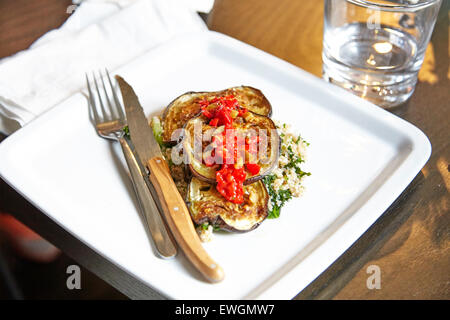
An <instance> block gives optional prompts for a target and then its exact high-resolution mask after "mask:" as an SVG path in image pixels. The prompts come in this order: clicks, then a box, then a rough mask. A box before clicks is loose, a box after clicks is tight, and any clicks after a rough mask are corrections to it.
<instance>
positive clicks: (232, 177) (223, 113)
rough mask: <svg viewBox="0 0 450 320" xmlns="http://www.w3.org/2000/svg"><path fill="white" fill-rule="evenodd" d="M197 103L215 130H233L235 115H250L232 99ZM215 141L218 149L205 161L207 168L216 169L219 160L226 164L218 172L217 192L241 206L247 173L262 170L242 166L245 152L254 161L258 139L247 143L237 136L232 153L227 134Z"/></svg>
mask: <svg viewBox="0 0 450 320" xmlns="http://www.w3.org/2000/svg"><path fill="white" fill-rule="evenodd" d="M198 103H199V104H200V107H201V112H202V114H203V115H204V116H205V117H206V118H208V119H210V120H209V125H210V126H212V127H217V126H225V128H226V129H231V128H232V124H233V118H234V117H236V115H237V116H242V115H244V114H245V113H247V109H245V108H242V107H241V106H239V103H238V101H237V100H236V98H235V97H234V96H233V95H228V96H224V97H216V98H214V99H211V100H201V101H199V102H198ZM232 112H233V116H232ZM212 141H213V143H215V144H216V148H215V150H213V152H211V155H210V156H208V157H206V159H205V161H204V162H205V165H206V166H208V167H210V166H213V165H214V162H215V160H220V161H221V163H223V164H222V165H221V168H220V170H218V171H217V172H216V181H217V186H216V188H217V190H218V191H219V192H220V194H221V195H222V196H223V197H224V198H225V199H227V200H228V201H231V202H233V203H242V202H243V201H244V189H243V188H244V181H245V178H246V176H247V173H246V171H245V170H247V171H248V172H249V173H250V174H251V175H256V174H258V173H259V172H260V170H261V167H260V166H259V165H258V164H254V163H246V164H245V167H244V166H243V164H244V163H245V159H244V157H245V151H247V153H249V154H251V155H253V156H254V159H255V157H256V152H257V145H258V143H259V137H249V138H246V139H245V141H244V140H243V139H242V137H238V136H234V141H233V143H231V148H232V149H231V150H228V149H227V147H228V148H229V147H230V146H228V145H227V142H226V130H224V131H223V132H222V134H221V135H219V136H214V137H213V140H212ZM239 147H242V149H243V150H239ZM230 163H233V164H230Z"/></svg>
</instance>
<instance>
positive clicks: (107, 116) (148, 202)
mask: <svg viewBox="0 0 450 320" xmlns="http://www.w3.org/2000/svg"><path fill="white" fill-rule="evenodd" d="M105 72H106V75H105V76H106V78H107V79H108V83H109V87H110V91H111V92H112V94H108V90H107V89H106V85H105V81H104V79H103V78H104V77H103V76H102V73H101V71H99V72H98V80H97V79H96V76H95V74H94V72H92V82H93V83H94V85H93V86H92V87H91V84H90V82H89V77H88V74H87V73H86V84H87V88H88V92H89V105H90V107H91V110H92V115H93V117H94V122H95V128H96V130H97V133H98V135H100V136H101V137H103V138H106V139H109V140H113V141H119V142H120V146H121V147H122V151H123V154H124V156H125V160H126V162H127V165H128V168H129V170H130V175H131V180H132V181H133V186H134V190H135V192H136V195H137V198H138V200H139V204H140V208H141V211H142V213H143V215H144V217H145V220H146V222H147V226H148V229H149V230H150V234H151V237H152V239H153V242H154V244H155V247H156V249H157V252H158V254H159V255H160V256H161V257H162V258H171V257H174V256H175V255H176V253H177V249H176V246H175V243H174V240H173V238H172V237H171V235H169V232H168V230H167V229H166V226H165V224H164V221H163V220H162V216H161V214H160V212H159V210H158V207H157V205H156V203H155V200H154V199H153V197H152V194H151V193H150V190H149V188H148V186H147V183H146V181H145V179H144V175H143V171H142V165H140V163H139V162H138V160H137V159H136V157H135V155H134V153H133V151H132V150H131V148H130V145H129V144H128V141H127V139H126V138H125V132H124V130H123V129H124V127H125V126H126V124H127V123H126V118H125V114H124V112H123V109H122V105H121V103H120V102H119V99H118V97H117V94H116V91H115V90H114V87H113V84H112V82H111V77H110V76H109V72H108V70H106V69H105ZM99 83H101V87H102V88H103V90H102V91H103V96H104V97H102V94H101V92H100V91H101V89H100V86H99ZM111 95H112V98H111ZM105 100H106V103H105ZM96 101H98V103H97V102H96Z"/></svg>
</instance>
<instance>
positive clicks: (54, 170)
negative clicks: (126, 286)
mask: <svg viewBox="0 0 450 320" xmlns="http://www.w3.org/2000/svg"><path fill="white" fill-rule="evenodd" d="M83 71H84V70H83ZM114 73H117V74H120V75H122V76H123V77H124V78H125V79H126V80H127V82H129V83H130V84H131V85H132V86H133V87H134V89H135V91H136V93H137V94H138V96H139V98H140V101H141V103H142V105H143V107H144V109H145V111H146V113H147V114H149V115H150V114H157V113H159V112H161V110H162V109H163V107H164V106H166V105H167V104H168V103H169V102H170V101H171V100H172V99H173V98H175V97H177V96H178V95H180V94H182V93H184V92H186V91H215V90H220V89H224V88H228V87H232V86H237V85H241V84H244V85H250V86H253V87H256V88H259V89H261V90H262V91H263V93H264V94H265V95H266V96H267V98H268V99H269V101H270V102H271V104H272V106H273V116H272V118H273V119H277V120H280V121H283V122H286V123H289V124H291V125H292V128H293V129H294V130H295V131H298V132H299V133H301V135H302V137H304V138H305V139H306V140H307V141H308V142H310V144H311V145H310V147H309V151H308V157H307V163H306V166H305V169H306V170H309V171H311V172H312V175H311V176H310V177H308V178H306V192H305V194H304V196H303V197H301V198H299V199H294V200H293V201H291V202H290V203H289V204H288V205H287V206H286V207H284V208H283V209H282V212H281V217H280V218H279V219H275V220H266V221H265V222H264V223H263V224H262V225H261V226H260V227H259V228H257V229H256V230H254V231H252V232H249V233H246V234H217V235H215V239H214V240H213V241H212V242H211V243H208V244H205V247H206V249H207V251H208V252H209V253H210V254H211V256H212V257H213V259H215V260H216V261H217V262H218V263H219V264H221V265H222V267H223V268H224V270H225V273H226V278H225V280H224V281H223V282H221V283H218V284H210V283H206V282H204V281H203V280H202V279H201V277H200V276H199V275H198V274H197V273H196V272H195V271H194V270H193V269H192V268H191V267H190V265H189V263H188V262H187V260H186V259H185V258H184V257H183V255H179V256H178V257H177V258H176V259H172V260H162V259H159V258H157V257H156V256H155V255H154V254H153V252H152V248H151V245H150V244H149V241H148V239H147V236H146V232H145V226H144V225H143V223H142V221H141V219H140V218H139V214H138V211H137V209H136V208H137V206H136V200H135V197H134V194H133V189H132V185H131V182H130V180H129V178H128V176H127V171H126V170H127V169H126V166H125V164H124V161H123V160H122V159H123V157H122V155H121V152H120V147H119V146H118V145H117V144H112V143H111V142H108V141H106V140H105V139H101V138H99V137H98V136H97V134H96V132H95V130H94V127H93V125H92V123H91V122H90V120H89V115H88V104H87V100H86V98H85V96H84V95H83V94H81V93H79V94H76V95H74V96H72V97H70V98H69V99H67V100H66V101H64V102H62V103H61V104H60V105H58V106H56V107H55V108H53V109H52V110H50V111H49V112H47V113H45V114H43V115H42V116H40V117H39V118H38V119H36V120H35V121H33V122H32V123H30V124H29V125H27V126H26V127H24V128H22V129H21V130H19V131H17V132H16V133H14V134H13V135H11V136H10V137H9V138H7V139H6V140H5V141H4V142H3V143H1V144H0V174H1V176H2V178H3V179H5V180H6V181H7V182H8V183H9V184H11V185H12V186H13V187H14V188H15V189H16V190H18V191H19V192H20V193H21V194H22V195H24V196H25V197H26V198H27V199H28V200H29V201H31V202H32V203H33V204H34V205H36V206H37V207H38V208H40V209H41V210H42V211H43V212H44V213H45V214H46V215H48V216H49V217H50V218H51V219H53V220H54V221H55V222H57V223H58V224H59V225H61V226H62V227H64V228H65V229H66V230H67V231H69V232H70V233H72V234H73V235H75V236H76V237H77V238H78V239H80V240H81V241H82V242H84V243H86V244H87V245H89V246H90V247H91V248H92V249H94V250H95V251H96V252H98V253H100V254H101V255H103V256H104V257H105V258H106V259H109V260H110V261H111V262H113V263H114V264H116V265H118V266H119V267H120V268H122V269H123V270H125V271H126V272H128V273H130V274H132V275H133V276H134V277H136V278H137V279H139V280H141V281H142V282H143V283H145V284H146V285H148V286H150V287H151V288H153V289H154V290H156V291H157V292H159V293H160V294H162V295H164V296H166V297H169V298H178V299H241V298H269V299H289V298H292V297H294V296H295V295H296V294H297V293H298V292H299V291H301V290H302V289H303V288H304V287H305V286H307V285H308V284H309V283H310V282H311V281H312V280H313V279H314V278H316V277H317V276H318V275H319V274H320V273H321V272H323V271H324V270H325V269H326V268H327V267H328V266H329V265H330V264H331V263H332V262H333V261H334V260H336V259H337V258H338V257H339V256H340V255H341V254H342V253H343V252H344V251H345V250H346V249H347V248H348V247H349V246H350V245H351V244H352V243H353V242H354V241H356V240H357V239H358V237H360V236H361V235H362V234H363V233H364V231H365V230H367V228H368V227H369V226H370V225H371V224H373V223H374V222H375V221H376V219H377V218H378V217H379V216H380V215H381V214H382V213H383V212H384V211H385V210H386V209H387V208H388V206H389V205H390V204H391V203H392V202H393V201H394V200H395V199H396V198H397V197H398V196H399V194H400V193H401V192H402V191H403V190H404V189H405V188H406V187H407V186H408V184H409V183H410V182H411V180H412V179H413V178H414V177H415V176H416V174H417V173H418V172H419V170H420V169H421V168H422V167H423V166H424V164H425V163H426V161H427V160H428V158H429V156H430V153H431V145H430V143H429V141H428V139H427V138H426V136H425V135H424V134H423V133H422V132H421V131H420V130H419V129H417V128H416V127H414V126H413V125H411V124H409V123H408V122H406V121H404V120H402V119H400V118H398V117H396V116H394V115H392V114H391V113H389V112H386V111H384V110H382V109H380V108H378V107H376V106H374V105H372V104H370V103H369V102H366V101H364V100H362V99H360V98H357V97H356V96H353V95H351V94H350V93H348V92H346V91H344V90H342V89H340V88H337V87H335V86H332V85H330V84H328V83H326V82H324V81H323V80H321V79H319V78H316V77H314V76H312V75H310V74H308V73H306V72H304V71H302V70H300V69H298V68H297V67H295V66H292V65H290V64H288V63H286V62H284V61H282V60H280V59H278V58H276V57H273V56H271V55H269V54H267V53H264V52H262V51H260V50H258V49H255V48H253V47H251V46H248V45H246V44H243V43H241V42H239V41H237V40H234V39H232V38H229V37H227V36H224V35H221V34H218V33H214V32H202V33H197V34H192V35H189V36H185V37H182V38H178V39H174V40H172V41H170V42H168V43H167V44H164V45H162V46H160V47H158V48H156V49H153V50H151V51H149V52H148V53H146V54H144V55H143V56H141V57H138V58H137V59H135V60H133V61H132V62H131V63H129V64H127V65H125V66H123V67H121V68H120V69H118V70H115V72H114ZM80 76H81V75H80Z"/></svg>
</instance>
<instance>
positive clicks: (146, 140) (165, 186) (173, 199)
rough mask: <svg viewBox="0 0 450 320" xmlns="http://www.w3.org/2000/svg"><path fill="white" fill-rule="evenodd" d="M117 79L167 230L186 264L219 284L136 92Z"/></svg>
mask: <svg viewBox="0 0 450 320" xmlns="http://www.w3.org/2000/svg"><path fill="white" fill-rule="evenodd" d="M116 80H117V82H118V83H119V87H120V91H121V93H122V99H123V102H124V106H125V112H126V116H127V123H128V128H129V131H130V137H131V141H132V142H133V145H134V146H135V149H136V152H137V154H138V156H139V158H140V160H141V162H142V163H143V164H145V165H146V167H147V169H148V170H149V180H150V182H151V183H152V185H153V186H154V188H155V191H156V193H157V195H158V200H159V202H160V204H161V208H162V211H163V214H164V217H165V219H166V222H167V225H168V226H169V229H170V231H171V232H172V234H173V236H174V237H175V240H176V241H177V243H178V245H179V247H180V248H181V250H182V251H183V252H184V254H185V255H186V257H187V258H188V259H189V261H190V262H191V263H192V264H193V265H194V266H195V267H196V269H197V270H198V271H199V272H200V273H201V274H202V275H203V276H204V277H205V278H206V279H207V280H208V281H210V282H219V281H221V280H222V279H223V278H224V271H223V269H222V268H221V267H220V266H219V265H218V264H217V263H216V262H215V261H214V260H213V259H212V258H211V257H210V256H209V254H208V253H207V252H206V250H205V249H204V248H203V246H202V244H201V242H200V239H199V236H198V235H197V232H196V231H195V227H194V224H193V222H192V219H191V216H190V213H189V209H188V208H187V206H186V203H185V202H184V200H183V198H182V197H181V195H180V193H179V192H178V189H177V187H176V185H175V183H174V181H173V179H172V176H171V175H170V169H169V166H168V165H167V162H166V161H165V159H164V157H163V155H162V152H161V149H160V147H159V144H158V142H157V141H156V139H155V137H154V135H153V131H152V130H151V128H150V126H149V124H148V121H147V118H146V117H145V114H144V110H143V109H142V106H141V104H140V103H139V100H138V97H137V96H136V93H135V92H134V90H133V88H132V87H131V86H130V85H129V84H128V83H127V82H126V81H125V80H124V79H123V78H122V77H120V76H117V75H116Z"/></svg>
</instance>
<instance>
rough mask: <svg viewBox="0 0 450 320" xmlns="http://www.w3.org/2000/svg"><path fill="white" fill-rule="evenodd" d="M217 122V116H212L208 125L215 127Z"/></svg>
mask: <svg viewBox="0 0 450 320" xmlns="http://www.w3.org/2000/svg"><path fill="white" fill-rule="evenodd" d="M218 123H219V118H214V119H212V120H211V121H210V122H209V125H210V126H213V127H217V124H218Z"/></svg>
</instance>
